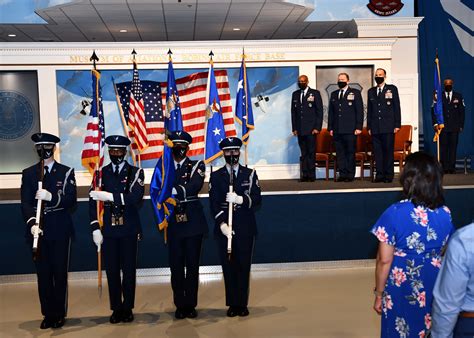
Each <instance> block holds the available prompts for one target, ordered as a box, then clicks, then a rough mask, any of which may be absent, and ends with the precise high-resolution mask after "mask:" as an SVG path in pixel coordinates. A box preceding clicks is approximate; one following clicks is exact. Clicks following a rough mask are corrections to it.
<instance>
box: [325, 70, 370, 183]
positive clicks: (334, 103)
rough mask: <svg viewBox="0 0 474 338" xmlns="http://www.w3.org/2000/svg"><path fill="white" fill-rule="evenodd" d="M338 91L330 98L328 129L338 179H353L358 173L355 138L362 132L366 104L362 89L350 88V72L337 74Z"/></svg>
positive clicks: (340, 180) (342, 180) (343, 180)
mask: <svg viewBox="0 0 474 338" xmlns="http://www.w3.org/2000/svg"><path fill="white" fill-rule="evenodd" d="M337 86H338V87H339V89H338V90H335V91H333V92H332V93H331V97H330V99H329V114H328V130H329V133H330V134H331V136H333V137H334V143H335V145H336V160H337V167H338V169H339V178H338V179H337V181H338V182H351V181H353V180H354V176H355V149H356V137H357V135H359V134H360V133H361V132H362V124H363V122H364V105H363V102H362V96H361V94H360V91H359V90H358V89H355V88H351V87H349V74H347V73H340V74H339V75H338V76H337Z"/></svg>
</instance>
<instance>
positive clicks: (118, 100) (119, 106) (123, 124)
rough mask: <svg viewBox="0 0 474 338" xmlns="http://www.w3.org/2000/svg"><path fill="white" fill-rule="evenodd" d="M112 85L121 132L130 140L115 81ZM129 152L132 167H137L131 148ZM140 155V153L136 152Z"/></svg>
mask: <svg viewBox="0 0 474 338" xmlns="http://www.w3.org/2000/svg"><path fill="white" fill-rule="evenodd" d="M112 83H113V85H114V90H115V100H116V101H117V107H118V110H119V114H120V119H121V120H122V126H123V131H124V133H125V136H126V137H127V138H128V139H130V137H129V135H130V134H129V131H128V125H127V121H126V120H125V115H124V113H123V109H122V104H121V103H120V96H119V93H118V90H117V85H116V84H115V80H114V79H112ZM130 151H131V152H132V161H133V165H134V166H136V165H137V161H136V159H135V153H134V151H133V148H132V147H130ZM138 153H140V152H138Z"/></svg>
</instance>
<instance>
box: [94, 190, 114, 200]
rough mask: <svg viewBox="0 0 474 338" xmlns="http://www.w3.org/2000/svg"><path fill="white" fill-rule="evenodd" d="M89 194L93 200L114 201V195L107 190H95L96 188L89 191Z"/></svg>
mask: <svg viewBox="0 0 474 338" xmlns="http://www.w3.org/2000/svg"><path fill="white" fill-rule="evenodd" d="M89 196H90V197H91V198H92V199H93V200H94V201H103V202H107V201H110V202H113V201H114V195H113V194H112V193H111V192H108V191H97V190H92V191H91V192H90V193H89Z"/></svg>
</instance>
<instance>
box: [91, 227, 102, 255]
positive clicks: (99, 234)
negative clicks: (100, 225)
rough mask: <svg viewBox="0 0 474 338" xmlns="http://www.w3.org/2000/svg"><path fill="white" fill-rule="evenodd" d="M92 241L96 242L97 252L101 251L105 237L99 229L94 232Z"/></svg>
mask: <svg viewBox="0 0 474 338" xmlns="http://www.w3.org/2000/svg"><path fill="white" fill-rule="evenodd" d="M92 240H93V241H94V243H95V245H97V252H99V251H100V246H101V245H102V243H103V242H104V236H102V232H100V230H99V229H97V230H94V231H92Z"/></svg>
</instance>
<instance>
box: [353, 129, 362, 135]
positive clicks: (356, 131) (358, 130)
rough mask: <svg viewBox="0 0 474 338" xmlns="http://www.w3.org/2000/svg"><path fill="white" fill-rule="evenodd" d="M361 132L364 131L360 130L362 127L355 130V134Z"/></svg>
mask: <svg viewBox="0 0 474 338" xmlns="http://www.w3.org/2000/svg"><path fill="white" fill-rule="evenodd" d="M361 133H362V130H360V129H356V130H354V135H359V134H361Z"/></svg>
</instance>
